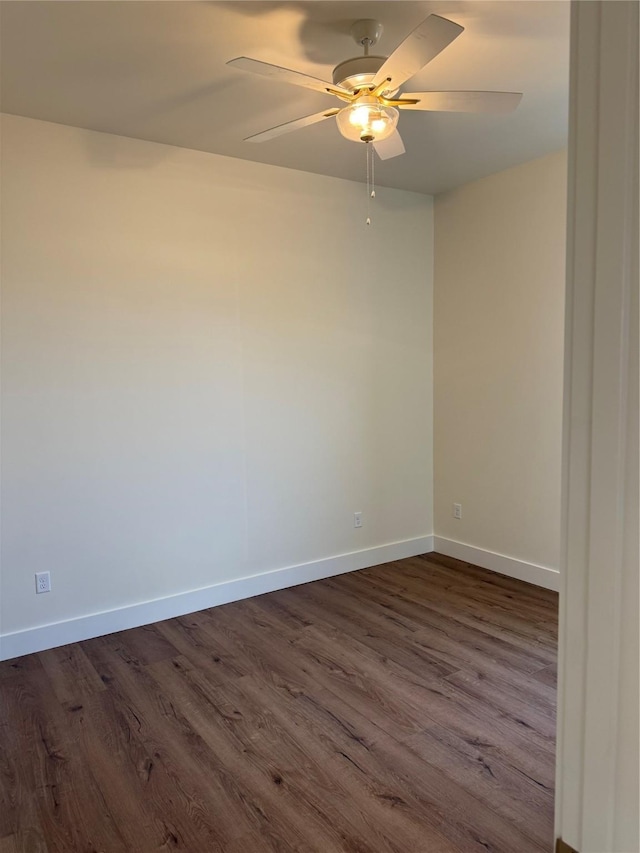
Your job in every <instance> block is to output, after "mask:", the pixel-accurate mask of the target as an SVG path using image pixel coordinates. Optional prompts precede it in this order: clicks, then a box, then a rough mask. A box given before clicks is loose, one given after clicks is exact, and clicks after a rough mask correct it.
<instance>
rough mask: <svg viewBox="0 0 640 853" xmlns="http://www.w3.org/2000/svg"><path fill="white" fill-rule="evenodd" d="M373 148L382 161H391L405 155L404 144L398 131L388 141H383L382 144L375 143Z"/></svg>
mask: <svg viewBox="0 0 640 853" xmlns="http://www.w3.org/2000/svg"><path fill="white" fill-rule="evenodd" d="M373 147H374V149H375V152H376V154H377V155H378V157H379V158H380V159H381V160H390V159H391V158H392V157H398V156H399V155H400V154H404V151H405V148H404V142H403V141H402V137H401V136H400V134H399V133H398V131H397V130H396V131H394V132H393V133H392V134H391V136H389V137H388V138H387V139H382V140H381V141H380V142H374V143H373Z"/></svg>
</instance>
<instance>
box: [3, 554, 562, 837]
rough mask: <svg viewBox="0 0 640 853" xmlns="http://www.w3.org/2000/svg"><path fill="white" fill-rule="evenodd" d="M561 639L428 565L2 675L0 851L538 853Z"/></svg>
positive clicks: (478, 585) (72, 650)
mask: <svg viewBox="0 0 640 853" xmlns="http://www.w3.org/2000/svg"><path fill="white" fill-rule="evenodd" d="M556 622H557V597H556V595H555V594H554V593H551V592H547V591H545V590H542V589H538V588H536V587H533V586H529V585H527V584H523V583H520V582H519V581H515V580H511V579H508V578H503V577H500V576H498V575H494V574H491V573H490V572H485V571H484V570H482V569H478V568H475V567H472V566H468V565H467V564H463V563H458V562H457V561H454V560H450V559H448V558H445V557H437V556H435V555H433V554H431V555H428V556H425V557H417V558H414V559H408V560H400V561H398V562H396V563H390V564H387V565H384V566H378V567H375V568H372V569H366V570H364V571H360V572H357V573H353V574H350V575H342V576H340V577H336V578H333V579H330V580H323V581H318V582H316V583H311V584H307V585H306V586H300V587H296V588H294V589H289V590H284V591H281V592H276V593H271V594H269V595H264V596H262V597H260V598H255V599H251V600H247V601H242V602H237V603H234V604H228V605H225V606H224V607H218V608H214V609H211V610H207V611H203V612H200V613H195V614H193V615H191V616H185V617H182V618H179V619H171V620H169V621H167V622H162V623H159V624H156V625H152V626H148V627H146V628H137V629H135V630H132V631H125V632H122V633H120V634H112V635H110V636H107V637H101V638H99V639H95V640H89V641H87V642H83V643H78V644H74V645H70V646H65V647H63V648H58V649H54V650H52V651H47V652H42V653H40V654H35V655H30V656H28V657H24V658H19V659H16V660H14V661H7V662H5V663H3V664H0V690H1V696H2V705H1V712H0V747H1V759H0V772H1V778H0V787H1V790H0V853H14V851H24V853H41V851H48V853H54V851H55V853H75V851H82V853H89V851H93V853H97V851H101V853H121V851H135V853H146V851H158V850H166V851H169V850H182V851H191V853H215V852H216V851H224V853H261V851H300V853H311V851H316V853H333V851H353V853H385V851H393V852H394V853H427V852H428V853H448V852H449V851H463V853H498V851H500V852H501V853H534V851H546V852H547V853H548V851H550V850H551V848H552V835H553V831H552V819H553V780H554V737H555V723H554V709H555V661H556Z"/></svg>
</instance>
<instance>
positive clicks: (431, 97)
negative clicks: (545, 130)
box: [400, 92, 522, 113]
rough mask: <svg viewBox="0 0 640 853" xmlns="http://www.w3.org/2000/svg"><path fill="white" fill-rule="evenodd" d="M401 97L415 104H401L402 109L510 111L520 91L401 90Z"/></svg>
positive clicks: (518, 98)
mask: <svg viewBox="0 0 640 853" xmlns="http://www.w3.org/2000/svg"><path fill="white" fill-rule="evenodd" d="M400 98H401V99H404V98H411V99H415V100H417V101H418V103H417V104H407V105H406V106H405V105H404V104H403V105H402V106H401V109H403V110H434V111H438V112H457V113H510V112H512V111H513V110H515V108H516V107H517V106H518V104H519V103H520V100H521V99H522V94H521V93H520V92H413V93H409V92H406V93H405V92H403V93H402V95H400Z"/></svg>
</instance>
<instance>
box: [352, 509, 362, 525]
mask: <svg viewBox="0 0 640 853" xmlns="http://www.w3.org/2000/svg"><path fill="white" fill-rule="evenodd" d="M353 526H354V527H362V513H361V512H354V513H353Z"/></svg>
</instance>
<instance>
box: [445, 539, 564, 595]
mask: <svg viewBox="0 0 640 853" xmlns="http://www.w3.org/2000/svg"><path fill="white" fill-rule="evenodd" d="M433 550H434V551H437V552H438V553H439V554H444V555H445V556H446V557H454V558H455V559H456V560H463V561H464V562H465V563H473V564H474V565H476V566H480V567H481V568H483V569H489V570H490V571H492V572H497V573H498V574H500V575H507V577H510V578H517V579H518V580H521V581H526V582H527V583H532V584H535V585H536V586H542V587H544V588H545V589H551V590H554V591H555V592H557V591H558V590H559V588H560V573H559V572H558V570H557V569H550V568H547V567H546V566H538V565H536V564H535V563H526V562H525V561H524V560H516V559H515V558H514V557H505V556H504V555H503V554H494V553H493V551H484V550H483V549H482V548H475V547H474V546H473V545H465V544H464V542H456V541H455V540H454V539H445V538H444V537H442V536H434V537H433Z"/></svg>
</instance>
